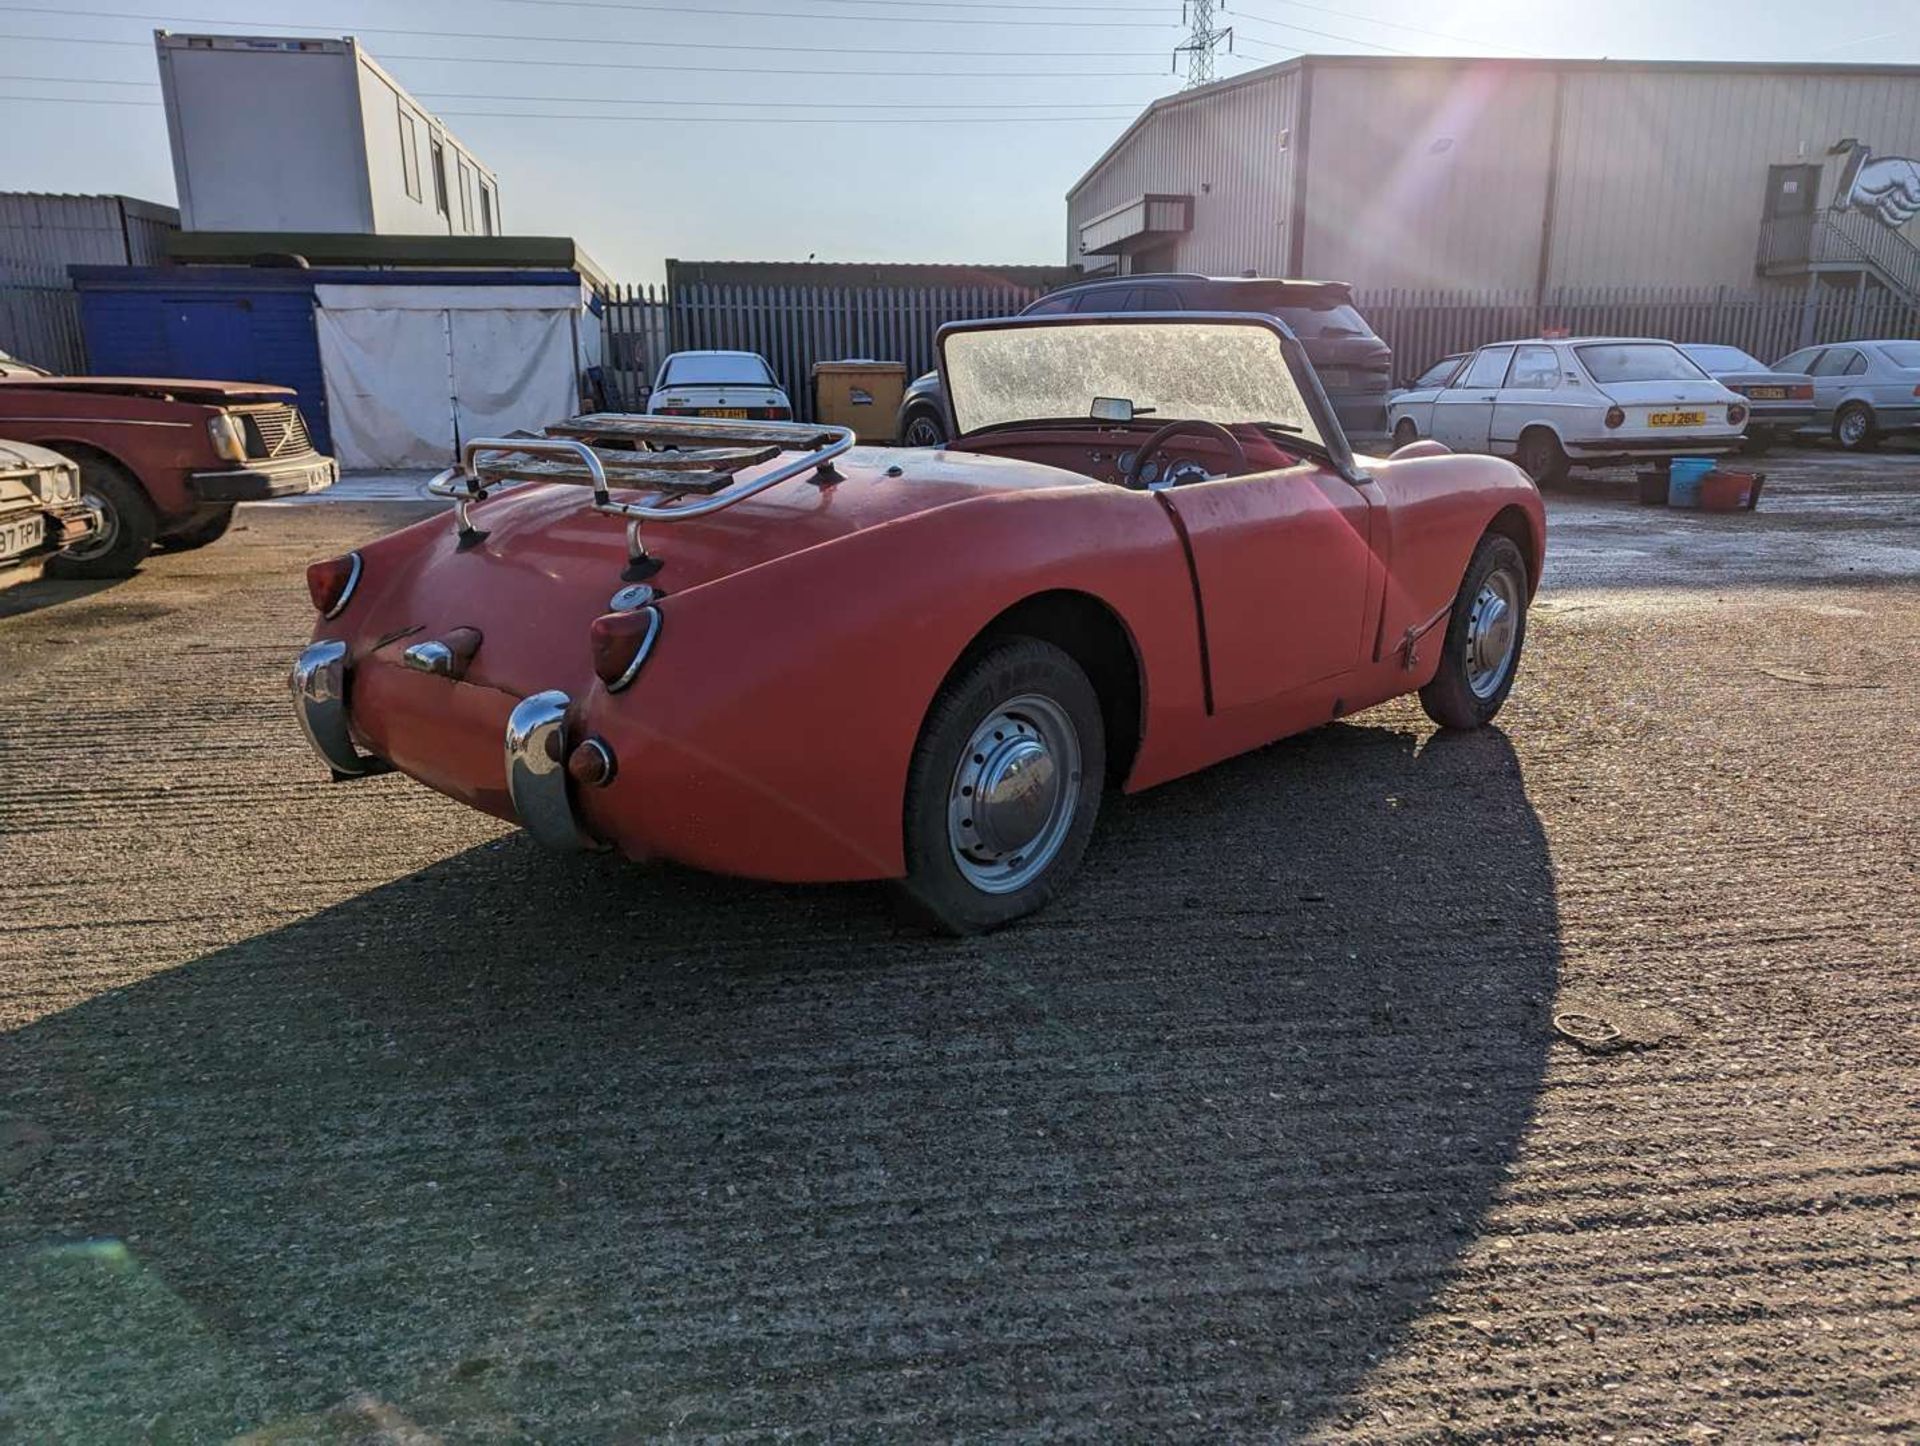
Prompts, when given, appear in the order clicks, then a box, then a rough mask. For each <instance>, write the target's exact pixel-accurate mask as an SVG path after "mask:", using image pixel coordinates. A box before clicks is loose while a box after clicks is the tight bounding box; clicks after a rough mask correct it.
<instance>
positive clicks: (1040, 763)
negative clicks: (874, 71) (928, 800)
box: [947, 694, 1080, 894]
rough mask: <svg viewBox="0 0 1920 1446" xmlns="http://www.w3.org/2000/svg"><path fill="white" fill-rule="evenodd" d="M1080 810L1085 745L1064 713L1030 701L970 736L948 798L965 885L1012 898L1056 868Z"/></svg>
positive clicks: (951, 836) (1006, 709)
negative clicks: (1082, 746)
mask: <svg viewBox="0 0 1920 1446" xmlns="http://www.w3.org/2000/svg"><path fill="white" fill-rule="evenodd" d="M1079 804H1080V738H1079V735H1078V734H1077V733H1076V732H1075V731H1074V727H1073V720H1072V719H1070V718H1069V717H1068V716H1067V714H1066V710H1065V709H1063V708H1061V707H1060V705H1059V704H1058V703H1055V702H1054V701H1053V700H1052V699H1051V698H1043V697H1041V696H1039V695H1038V694H1028V695H1026V696H1023V697H1019V698H1014V699H1012V700H1010V701H1009V702H1006V703H1003V704H1001V705H1000V706H999V707H998V708H996V709H995V710H994V711H993V712H992V713H990V714H989V715H988V716H987V717H986V718H985V719H984V720H982V722H981V723H980V725H979V726H978V727H977V728H975V729H974V730H973V736H972V737H971V738H969V739H968V740H967V746H966V748H965V750H964V751H963V752H962V753H961V755H960V765H959V767H958V768H956V769H955V770H954V774H953V788H952V791H951V793H950V794H949V795H948V798H947V840H948V843H949V844H950V845H951V847H952V849H953V861H954V863H956V864H957V865H958V866H959V868H960V872H961V873H962V874H963V875H964V876H965V877H966V879H967V882H969V883H970V884H972V885H973V886H974V887H975V888H977V889H979V890H980V891H981V892H982V893H988V894H1010V893H1013V892H1014V891H1015V890H1017V889H1021V888H1024V887H1025V886H1026V885H1028V884H1030V883H1032V882H1033V880H1034V879H1036V878H1038V877H1039V876H1040V875H1041V874H1042V873H1043V872H1044V871H1045V870H1046V867H1047V865H1048V864H1050V863H1052V862H1053V859H1054V856H1055V855H1056V854H1058V853H1059V852H1060V845H1061V844H1063V843H1064V842H1065V841H1066V837H1067V834H1068V833H1069V832H1070V831H1071V830H1072V828H1073V818H1074V814H1075V812H1076V811H1077V810H1078V808H1079Z"/></svg>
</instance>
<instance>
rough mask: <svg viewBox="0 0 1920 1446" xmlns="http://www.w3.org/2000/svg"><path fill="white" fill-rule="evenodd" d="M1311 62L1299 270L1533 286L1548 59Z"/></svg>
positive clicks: (1545, 164)
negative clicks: (1511, 62)
mask: <svg viewBox="0 0 1920 1446" xmlns="http://www.w3.org/2000/svg"><path fill="white" fill-rule="evenodd" d="M1309 64H1310V65H1311V66H1312V72H1313V79H1312V83H1311V96H1312V107H1313V113H1312V116H1311V118H1310V120H1309V140H1308V145H1307V155H1306V167H1307V179H1306V200H1307V204H1306V244H1305V247H1304V249H1303V251H1302V252H1301V254H1300V270H1301V272H1302V273H1303V274H1304V275H1307V276H1315V277H1324V278H1327V279H1329V280H1337V281H1352V282H1355V283H1356V284H1359V285H1364V286H1366V287H1368V288H1376V287H1436V286H1444V287H1450V288H1458V289H1462V290H1478V289H1481V288H1493V287H1520V286H1526V287H1530V286H1532V285H1533V284H1534V282H1535V278H1536V274H1537V271H1538V267H1539V257H1540V233H1541V221H1542V217H1543V216H1544V214H1545V207H1546V203H1547V192H1548V180H1547V177H1548V172H1549V168H1550V157H1551V155H1552V149H1553V120H1554V87H1555V84H1556V77H1555V75H1554V73H1553V72H1552V71H1550V70H1546V69H1536V68H1531V67H1530V68H1526V69H1513V68H1506V67H1500V66H1494V65H1472V64H1463V65H1433V64H1427V65H1421V66H1376V65H1365V66H1356V65H1345V64H1331V65H1329V64H1321V63H1316V62H1309ZM1758 204H1759V202H1758V199H1757V192H1756V200H1755V202H1754V205H1755V206H1756V207H1757V206H1758ZM1751 247H1752V242H1751V238H1749V253H1751ZM1748 259H1749V262H1751V259H1752V258H1751V254H1749V258H1748Z"/></svg>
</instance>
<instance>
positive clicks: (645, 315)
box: [603, 282, 1039, 421]
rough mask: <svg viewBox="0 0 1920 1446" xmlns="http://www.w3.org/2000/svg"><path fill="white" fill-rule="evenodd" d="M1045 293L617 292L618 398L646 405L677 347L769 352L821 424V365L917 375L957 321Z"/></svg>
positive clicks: (1007, 312) (613, 366) (798, 405)
mask: <svg viewBox="0 0 1920 1446" xmlns="http://www.w3.org/2000/svg"><path fill="white" fill-rule="evenodd" d="M1037 295H1039V293H1038V292H1036V291H1033V290H1030V289H1028V288H1025V287H1018V286H777V285H767V286H759V285H747V284H736V283H731V282H697V283H692V284H689V285H683V286H680V287H678V288H676V289H675V290H674V292H673V293H672V295H671V296H668V295H666V294H665V292H664V289H663V290H662V291H661V292H658V293H656V292H655V290H654V289H653V288H651V287H633V286H627V287H615V288H614V289H613V292H612V293H611V297H610V299H609V300H608V302H607V305H606V309H605V313H604V316H603V325H604V328H605V334H604V341H605V345H604V352H605V357H606V365H605V375H606V378H607V390H608V393H609V395H608V401H609V402H610V403H612V404H613V405H614V406H617V407H620V408H622V409H624V410H629V411H632V410H638V409H640V408H641V407H643V406H644V405H645V404H646V393H647V388H648V387H649V386H650V385H651V383H652V381H653V373H654V372H655V371H656V370H657V369H658V368H659V365H660V361H661V359H662V358H663V357H664V356H665V355H666V354H667V353H668V352H669V351H694V350H700V349H705V348H712V349H716V350H723V351H753V352H758V353H760V355H761V356H763V357H765V358H766V359H767V362H768V364H769V365H770V366H772V368H773V374H774V375H775V376H776V377H778V378H779V379H780V381H781V382H782V383H783V384H784V385H785V387H786V389H787V391H788V393H789V394H790V395H791V396H792V398H793V406H794V412H795V414H796V416H797V417H799V419H800V420H802V421H811V420H813V365H814V363H815V362H822V361H850V360H854V359H861V360H871V361H897V362H901V363H903V364H904V365H905V367H906V369H907V379H908V380H909V381H911V380H912V379H913V378H914V377H916V376H918V375H920V373H922V372H924V371H929V370H931V369H932V367H933V364H934V355H933V339H934V336H935V335H936V334H937V333H938V332H939V330H940V328H941V327H942V326H944V325H946V324H947V323H948V322H950V321H970V320H974V319H977V318H980V317H990V316H1011V315H1013V314H1014V313H1015V312H1017V311H1019V310H1020V308H1022V307H1023V306H1025V305H1026V304H1027V303H1028V302H1030V301H1032V300H1033V298H1034V297H1035V296H1037Z"/></svg>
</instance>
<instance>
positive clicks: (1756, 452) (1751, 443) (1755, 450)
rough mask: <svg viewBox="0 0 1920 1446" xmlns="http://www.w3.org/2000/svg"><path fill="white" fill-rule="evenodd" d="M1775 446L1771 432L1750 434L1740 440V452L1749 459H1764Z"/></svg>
mask: <svg viewBox="0 0 1920 1446" xmlns="http://www.w3.org/2000/svg"><path fill="white" fill-rule="evenodd" d="M1772 446H1773V433H1772V432H1770V431H1762V432H1748V433H1747V435H1746V436H1744V437H1742V438H1741V439H1740V450H1741V451H1742V452H1744V453H1745V454H1746V455H1747V456H1749V457H1764V456H1766V455H1767V451H1768V449H1769V448H1771V447H1772Z"/></svg>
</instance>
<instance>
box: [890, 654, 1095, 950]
mask: <svg viewBox="0 0 1920 1446" xmlns="http://www.w3.org/2000/svg"><path fill="white" fill-rule="evenodd" d="M1021 699H1040V700H1044V701H1045V702H1046V703H1047V704H1048V705H1049V706H1050V708H1051V709H1052V710H1053V712H1054V713H1055V714H1057V715H1058V716H1057V717H1056V718H1053V719H1052V720H1051V722H1050V723H1048V724H1047V725H1045V726H1050V727H1056V728H1057V727H1058V726H1059V722H1060V720H1061V719H1064V720H1065V721H1066V723H1067V724H1068V725H1070V726H1071V728H1072V730H1073V734H1074V740H1073V741H1074V743H1075V744H1076V745H1077V748H1078V752H1079V771H1078V776H1077V777H1074V776H1072V775H1071V773H1069V774H1068V776H1066V777H1064V778H1061V777H1059V775H1058V774H1053V773H1050V774H1049V775H1048V777H1051V778H1055V779H1057V780H1058V785H1059V788H1060V789H1061V790H1062V792H1061V793H1058V794H1055V795H1053V798H1054V802H1053V803H1052V804H1051V805H1049V814H1048V817H1047V820H1046V821H1045V822H1044V823H1043V824H1042V825H1041V826H1040V828H1039V831H1038V832H1037V833H1036V834H1035V835H1034V838H1035V839H1041V838H1044V837H1046V835H1047V834H1048V832H1049V831H1050V830H1052V829H1055V828H1058V829H1059V830H1060V831H1061V832H1060V833H1059V836H1058V839H1057V842H1056V843H1054V844H1051V845H1046V847H1048V848H1049V849H1050V854H1049V857H1048V859H1047V861H1046V862H1045V863H1044V865H1042V866H1041V867H1040V868H1039V869H1038V871H1037V872H1035V873H1034V874H1033V875H1032V876H1031V877H1030V878H1027V879H1025V880H1024V881H1021V882H1020V884H1019V886H1018V887H1015V888H1009V889H1007V890H1006V891H1005V892H994V891H992V890H991V889H989V888H987V887H984V886H982V885H981V884H979V883H977V882H975V880H974V878H972V877H970V876H969V874H968V873H967V872H966V871H964V870H963V868H962V866H961V862H960V854H961V846H960V844H959V843H958V842H957V841H956V838H955V832H956V829H955V825H954V824H953V822H952V820H951V818H950V815H949V805H950V804H951V803H953V802H954V801H956V800H958V799H959V798H960V797H961V796H962V790H963V788H964V787H965V784H964V774H963V772H962V769H963V766H964V765H966V764H967V763H968V762H969V761H970V762H971V763H973V764H979V763H981V762H982V761H983V757H982V752H974V753H973V754H972V755H971V759H970V760H969V758H968V753H967V750H968V747H969V745H970V744H975V743H976V737H975V735H976V732H977V731H978V730H980V729H982V728H984V727H986V726H987V725H988V724H989V723H990V722H991V721H992V720H994V719H995V715H996V714H997V713H999V712H1000V711H1001V710H1002V709H1003V708H1004V707H1005V706H1006V705H1007V704H1009V703H1014V704H1016V707H1020V706H1030V705H1020V704H1019V702H1018V700H1021ZM1022 727H1023V729H1024V727H1025V725H1024V724H1023V725H1022ZM999 736H1000V735H998V734H996V735H995V737H999ZM1034 737H1035V739H1036V741H1038V740H1039V739H1040V737H1041V733H1040V731H1039V729H1038V727H1036V729H1035V730H1034ZM1016 741H1018V740H1016ZM983 751H984V752H985V753H992V752H993V749H992V746H991V744H990V743H989V744H988V746H987V747H986V748H985V749H984V750H983ZM1059 752H1060V750H1059V749H1055V750H1054V751H1053V754H1052V755H1051V756H1053V757H1055V758H1056V760H1057V759H1058V756H1059ZM1106 772H1107V758H1106V734H1105V730H1104V727H1103V724H1102V721H1101V712H1100V698H1099V695H1098V694H1097V693H1095V691H1094V687H1093V684H1092V683H1091V682H1090V681H1088V678H1087V675H1086V673H1085V671H1084V670H1083V669H1082V668H1081V667H1080V665H1079V664H1078V663H1076V662H1075V661H1074V660H1073V659H1072V657H1070V656H1069V655H1068V654H1067V653H1065V652H1063V651H1062V650H1061V649H1059V648H1057V647H1055V646H1054V645H1053V644H1052V643H1048V642H1043V641H1041V640H1040V639H1038V638H1029V637H1008V638H1004V639H1001V640H999V641H997V642H994V643H991V644H990V645H988V646H987V647H985V648H983V649H982V650H981V651H980V652H979V653H977V654H976V655H975V656H974V657H973V658H972V659H970V660H969V661H968V662H967V663H966V664H965V666H963V667H962V668H961V669H960V670H959V671H958V672H957V673H955V675H954V676H953V677H951V678H950V679H948V681H947V683H946V685H945V686H944V687H943V688H942V689H941V690H940V694H939V696H938V697H936V698H935V699H934V701H933V706H932V707H931V708H930V709H929V710H928V712H927V720H926V722H925V724H924V725H923V726H922V727H921V730H920V741H919V743H918V744H917V745H916V746H915V748H914V751H913V759H912V762H911V763H910V764H909V766H908V769H907V796H906V805H905V809H904V827H905V837H906V855H907V876H906V879H905V880H904V892H905V901H906V904H907V908H908V911H909V912H910V913H911V914H913V915H914V916H916V917H917V918H918V919H919V920H920V921H921V922H922V923H925V924H928V925H930V926H932V927H933V928H935V929H938V930H941V931H943V932H945V933H949V934H978V933H982V932H984V931H986V930H988V929H997V928H999V927H1000V926H1001V925H1003V924H1010V923H1012V922H1013V921H1014V920H1015V919H1018V918H1021V917H1023V916H1025V915H1027V914H1031V913H1033V912H1034V911H1035V910H1036V909H1039V908H1042V907H1043V906H1045V905H1046V904H1047V903H1048V902H1049V901H1050V900H1051V899H1053V898H1054V897H1055V896H1056V895H1057V894H1058V893H1059V892H1060V891H1061V890H1062V889H1063V888H1064V887H1065V886H1066V883H1067V880H1068V879H1069V878H1071V877H1072V875H1073V872H1074V870H1075V869H1076V868H1078V867H1079V864H1080V860H1081V858H1082V856H1083V855H1085V853H1086V851H1087V840H1088V839H1089V838H1090V837H1092V834H1093V827H1094V824H1095V822H1096V821H1097V820H1098V818H1099V815H1100V795H1101V791H1102V789H1103V788H1104V787H1105V783H1106ZM1065 790H1071V792H1070V793H1067V792H1065ZM1016 801H1017V800H1016ZM1063 805H1064V806H1065V807H1067V808H1069V809H1070V812H1067V813H1065V814H1064V816H1062V815H1061V814H1060V813H1058V812H1055V811H1054V810H1057V809H1060V808H1061V807H1062V806H1063ZM966 824H967V825H968V826H969V827H971V826H972V825H973V820H971V819H969V820H966ZM980 827H981V829H982V831H983V832H984V830H985V828H986V824H985V821H984V820H982V822H981V825H980ZM1009 857H1010V860H1011V862H1012V863H1013V864H1015V865H1019V864H1020V863H1021V859H1020V854H1019V852H1018V851H1015V852H1013V853H1012V854H1011V855H1010V856H1009ZM1026 867H1031V864H1027V865H1026ZM1009 882H1011V880H1009Z"/></svg>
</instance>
